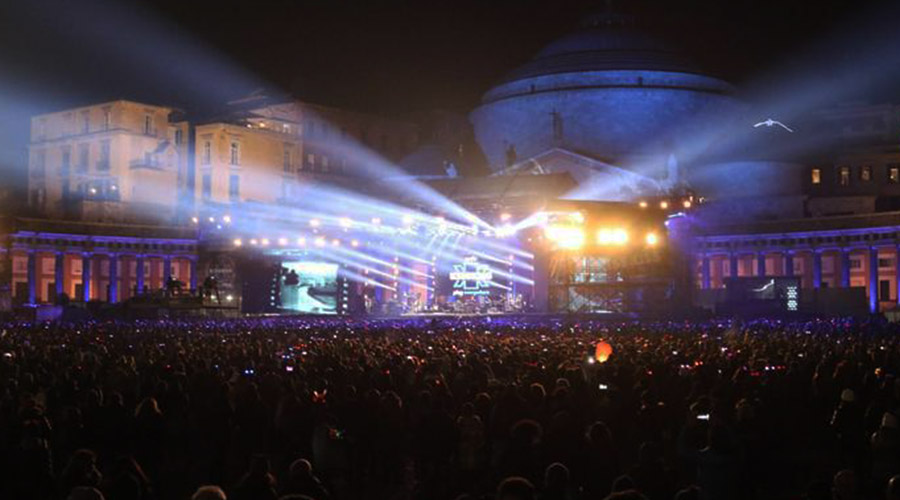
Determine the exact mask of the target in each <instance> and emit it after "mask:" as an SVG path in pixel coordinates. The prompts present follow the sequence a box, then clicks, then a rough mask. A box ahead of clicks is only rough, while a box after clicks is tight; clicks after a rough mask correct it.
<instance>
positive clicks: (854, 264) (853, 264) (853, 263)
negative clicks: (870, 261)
mask: <svg viewBox="0 0 900 500" xmlns="http://www.w3.org/2000/svg"><path fill="white" fill-rule="evenodd" d="M850 269H862V259H855V258H854V259H850Z"/></svg>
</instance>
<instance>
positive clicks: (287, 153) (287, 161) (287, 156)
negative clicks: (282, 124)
mask: <svg viewBox="0 0 900 500" xmlns="http://www.w3.org/2000/svg"><path fill="white" fill-rule="evenodd" d="M282 162H283V163H284V171H285V172H290V171H291V150H290V149H288V148H287V147H285V148H284V155H283V158H282Z"/></svg>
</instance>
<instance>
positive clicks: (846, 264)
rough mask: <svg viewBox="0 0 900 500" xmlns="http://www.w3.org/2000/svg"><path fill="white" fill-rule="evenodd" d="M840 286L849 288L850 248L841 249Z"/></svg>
mask: <svg viewBox="0 0 900 500" xmlns="http://www.w3.org/2000/svg"><path fill="white" fill-rule="evenodd" d="M841 287H842V288H850V249H849V248H842V249H841Z"/></svg>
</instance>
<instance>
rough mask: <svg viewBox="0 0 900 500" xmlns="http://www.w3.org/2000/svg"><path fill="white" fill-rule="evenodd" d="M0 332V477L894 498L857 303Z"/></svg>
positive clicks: (100, 494)
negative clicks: (785, 315) (836, 310)
mask: <svg viewBox="0 0 900 500" xmlns="http://www.w3.org/2000/svg"><path fill="white" fill-rule="evenodd" d="M601 340H602V341H604V342H607V343H608V344H609V345H610V346H611V347H612V354H611V355H610V356H609V358H608V359H607V360H605V362H604V360H603V359H596V358H595V357H594V353H595V348H596V345H597V343H598V342H600V341H601ZM0 353H2V358H0V498H9V499H21V500H28V499H41V500H43V499H67V498H69V499H73V500H80V499H101V498H105V499H107V500H147V499H150V500H153V499H156V500H163V499H166V500H168V499H175V500H182V499H183V500H187V499H191V498H193V499H196V500H224V499H226V498H227V499H228V500H270V499H271V500H274V499H279V498H282V499H295V500H298V499H306V500H308V499H313V500H358V499H404V500H405V499H409V500H418V499H429V500H430V499H436V500H440V499H473V500H476V499H497V500H591V499H604V498H609V499H649V500H672V499H681V500H686V499H704V500H705V499H711V500H728V499H738V500H744V499H763V498H766V499H770V498H771V499H782V498H783V499H795V498H796V499H800V498H807V499H809V500H825V499H834V500H838V499H839V500H853V499H866V498H874V499H882V498H887V499H892V500H895V499H900V478H898V479H892V478H893V476H894V475H895V474H898V473H900V424H898V422H900V378H898V377H897V374H898V373H900V328H898V327H897V326H894V325H892V324H888V323H884V322H880V321H870V322H857V321H853V320H834V319H830V320H816V321H805V322H791V323H785V322H780V321H775V320H769V321H761V320H760V321H753V322H746V323H738V322H732V321H721V322H716V321H704V322H683V323H649V322H632V323H621V324H618V323H617V324H613V323H605V322H600V321H596V322H592V321H576V320H566V319H556V320H552V319H541V320H537V319H534V320H527V319H522V318H520V319H515V318H504V319H493V320H491V319H489V318H480V319H458V318H457V319H431V320H426V319H417V320H414V319H410V320H362V319H358V320H348V319H308V318H307V319H300V318H294V319H290V318H280V319H274V318H254V319H232V320H203V321H201V320H197V321H165V320H157V321H137V322H128V323H125V322H83V323H73V324H62V323H55V324H50V323H48V324H25V323H9V324H3V325H0Z"/></svg>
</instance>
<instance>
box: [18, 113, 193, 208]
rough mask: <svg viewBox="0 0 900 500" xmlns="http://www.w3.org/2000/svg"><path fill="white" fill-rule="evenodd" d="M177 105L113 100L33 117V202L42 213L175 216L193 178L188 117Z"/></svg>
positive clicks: (30, 167) (30, 171) (30, 180)
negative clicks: (169, 106) (178, 109)
mask: <svg viewBox="0 0 900 500" xmlns="http://www.w3.org/2000/svg"><path fill="white" fill-rule="evenodd" d="M180 115H181V113H180V112H179V111H177V110H175V109H173V108H167V107H161V106H151V105H148V104H142V103H137V102H132V101H112V102H107V103H102V104H97V105H92V106H86V107H81V108H74V109H69V110H65V111H60V112H56V113H49V114H45V115H39V116H36V117H34V118H33V119H32V121H31V143H30V144H29V148H28V149H29V165H28V193H29V204H30V206H31V208H32V209H33V210H34V212H36V213H37V214H39V215H41V216H47V217H61V218H71V219H75V220H85V221H98V222H101V221H102V222H123V221H132V220H136V219H140V218H141V214H146V213H148V212H149V213H153V214H154V215H155V216H156V217H161V218H172V217H174V216H175V211H176V208H177V203H178V199H179V196H178V195H179V193H180V192H181V190H182V189H183V188H184V187H185V186H186V185H187V177H188V155H187V153H188V149H187V148H188V137H187V134H188V125H187V122H185V121H183V119H181V118H180Z"/></svg>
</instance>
